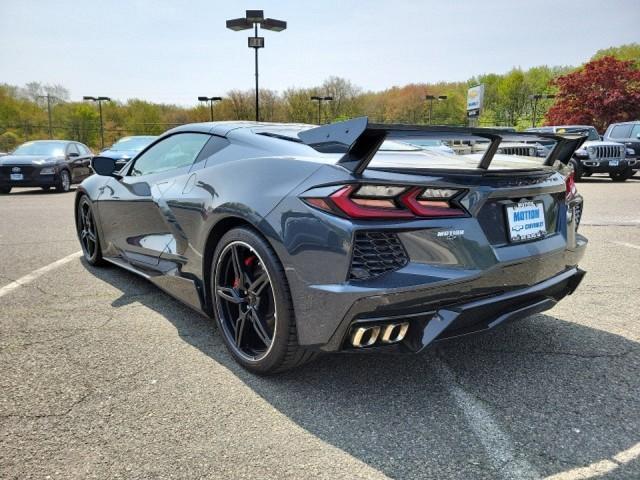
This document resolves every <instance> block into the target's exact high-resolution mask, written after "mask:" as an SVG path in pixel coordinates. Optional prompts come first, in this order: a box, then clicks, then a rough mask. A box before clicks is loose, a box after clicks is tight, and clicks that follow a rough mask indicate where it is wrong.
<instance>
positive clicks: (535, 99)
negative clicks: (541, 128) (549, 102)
mask: <svg viewBox="0 0 640 480" xmlns="http://www.w3.org/2000/svg"><path fill="white" fill-rule="evenodd" d="M544 98H549V99H551V98H556V96H555V95H547V94H543V93H536V94H535V95H529V100H531V101H532V102H533V115H532V116H531V126H532V127H533V128H535V127H536V120H537V118H536V116H537V114H538V102H539V101H540V100H542V99H544Z"/></svg>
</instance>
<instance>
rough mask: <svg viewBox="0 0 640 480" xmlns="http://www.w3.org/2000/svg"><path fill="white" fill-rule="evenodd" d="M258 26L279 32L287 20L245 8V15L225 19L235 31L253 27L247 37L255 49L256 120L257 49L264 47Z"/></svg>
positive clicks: (258, 111)
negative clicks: (251, 35)
mask: <svg viewBox="0 0 640 480" xmlns="http://www.w3.org/2000/svg"><path fill="white" fill-rule="evenodd" d="M258 26H260V28H262V29H264V30H271V31H272V32H281V31H282V30H284V29H286V28H287V22H285V21H283V20H276V19H275V18H264V12H263V11H262V10H247V13H246V16H245V17H242V18H234V19H231V20H227V28H228V29H230V30H233V31H235V32H239V31H240V30H249V29H251V28H253V29H254V35H253V37H249V48H253V49H254V50H255V72H256V122H259V121H260V103H259V100H258V49H259V48H264V37H259V36H258Z"/></svg>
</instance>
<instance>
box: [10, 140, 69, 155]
mask: <svg viewBox="0 0 640 480" xmlns="http://www.w3.org/2000/svg"><path fill="white" fill-rule="evenodd" d="M65 146H66V144H65V143H64V142H27V143H23V144H22V145H20V146H19V147H18V148H16V149H15V151H14V152H13V154H14V155H47V156H49V157H61V156H64V149H65Z"/></svg>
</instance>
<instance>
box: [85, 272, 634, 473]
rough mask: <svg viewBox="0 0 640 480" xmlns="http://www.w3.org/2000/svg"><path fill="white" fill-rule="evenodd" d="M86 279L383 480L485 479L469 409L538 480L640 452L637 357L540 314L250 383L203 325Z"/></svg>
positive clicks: (477, 428) (135, 292) (118, 277)
mask: <svg viewBox="0 0 640 480" xmlns="http://www.w3.org/2000/svg"><path fill="white" fill-rule="evenodd" d="M85 267H86V268H87V269H88V270H89V271H90V272H91V273H92V274H93V275H95V276H96V277H98V278H99V279H101V280H103V281H105V282H107V283H109V284H110V285H112V286H114V287H116V288H117V289H119V290H120V291H122V296H121V297H119V298H118V299H116V300H115V301H114V302H113V303H112V306H113V307H114V308H119V307H121V306H124V305H128V304H130V303H133V302H140V303H142V304H143V305H145V306H146V307H148V308H151V309H153V310H154V311H156V312H158V313H159V314H161V315H162V316H164V318H166V320H167V321H168V322H171V323H172V324H173V326H174V327H175V328H176V330H177V332H178V334H179V335H180V337H181V338H182V339H183V340H184V341H185V342H187V343H188V344H190V345H192V346H194V347H196V348H198V349H199V350H200V351H201V352H203V353H204V354H205V355H207V356H209V357H210V358H211V359H212V361H215V362H218V363H220V364H223V365H224V366H225V367H226V368H227V369H228V370H229V371H230V372H232V373H233V374H234V375H235V376H236V377H237V378H239V379H240V380H242V381H243V382H244V384H246V385H247V386H248V387H249V388H251V389H252V390H253V391H254V392H256V393H257V394H258V395H259V396H260V397H261V398H263V399H264V400H265V401H266V402H268V403H269V404H270V405H272V406H273V407H274V408H275V409H277V410H278V411H279V412H281V413H282V414H284V415H285V416H286V417H287V418H288V419H290V420H291V421H293V422H295V423H296V424H297V425H299V426H300V427H302V428H303V429H304V430H306V431H307V432H309V433H310V434H312V435H314V436H315V437H316V438H318V439H320V440H321V441H323V442H326V443H327V444H330V445H333V446H335V447H337V448H339V449H341V450H342V451H344V452H346V453H348V454H349V455H351V456H353V457H355V458H356V459H358V460H360V461H362V462H364V463H365V464H367V465H369V466H370V467H372V468H374V469H376V470H378V471H380V472H382V473H384V474H386V475H388V476H389V477H392V478H425V477H429V478H447V477H449V476H452V477H455V478H478V477H486V478H493V477H494V476H495V475H496V474H497V472H496V470H495V465H493V466H492V465H491V464H490V462H488V460H487V458H488V455H487V452H486V450H485V449H487V448H488V449H491V448H493V446H495V445H498V446H499V445H500V442H501V439H499V438H489V437H491V436H492V435H495V432H493V431H492V429H491V428H489V429H486V428H485V427H486V426H482V425H474V422H482V417H483V415H484V414H482V413H481V414H478V413H477V411H476V410H477V409H478V408H480V409H481V410H482V411H486V412H488V413H489V415H490V417H491V418H493V419H495V422H497V423H498V424H499V425H500V428H501V429H502V430H504V431H507V432H508V436H509V438H510V442H512V443H509V448H513V449H514V452H515V454H514V455H515V456H516V457H517V458H521V457H522V456H524V457H526V459H527V460H528V461H529V462H530V463H532V464H533V466H534V467H535V468H536V469H537V470H538V472H539V473H541V474H544V475H549V474H554V473H558V472H562V471H566V470H571V469H574V468H580V467H584V466H587V465H590V464H595V463H597V462H609V463H608V464H607V465H609V466H611V465H613V467H611V468H610V470H611V471H610V475H611V478H627V477H628V478H637V477H635V475H637V474H638V468H639V467H638V464H637V462H633V461H631V462H629V463H625V462H622V461H620V462H618V461H615V460H612V459H613V458H614V457H615V456H616V455H618V454H619V453H620V452H621V451H625V450H628V449H630V448H632V447H634V446H635V448H638V445H637V444H638V442H640V419H639V415H638V412H639V409H638V408H639V407H638V393H639V392H638V381H637V379H638V375H637V368H638V366H639V358H640V355H639V353H640V349H639V346H638V344H637V343H635V342H633V341H630V340H627V339H625V338H624V337H621V336H618V335H614V334H611V333H607V332H604V331H601V330H595V329H591V328H588V327H585V326H582V325H579V324H576V323H572V322H568V321H563V320H562V319H561V318H557V317H554V316H552V315H537V316H535V317H532V318H530V319H527V320H523V321H520V322H517V323H514V324H511V325H506V326H504V327H502V328H500V329H497V330H495V331H494V332H491V333H488V334H485V335H481V336H475V337H469V338H464V339H460V340H457V341H451V342H448V343H442V344H440V345H439V346H438V347H436V348H432V349H430V350H429V351H427V352H425V353H423V354H420V355H415V356H391V355H384V356H382V355H376V356H373V355H345V354H342V355H325V356H322V357H320V358H319V359H317V360H316V361H315V362H313V363H311V364H309V365H307V366H305V367H302V368H300V369H298V370H294V371H291V372H287V373H284V374H281V375H277V376H272V377H258V376H255V375H252V374H250V373H248V372H246V371H245V370H243V369H242V368H240V367H239V366H238V365H237V364H236V363H235V362H234V361H233V359H232V358H231V356H230V355H229V354H228V353H227V351H226V349H225V347H224V345H223V343H222V340H221V339H220V337H219V335H218V332H217V331H216V330H215V327H214V322H213V321H212V320H210V319H207V318H205V317H203V316H201V315H198V314H197V313H194V312H192V311H191V310H189V309H188V308H186V307H183V306H181V305H180V304H179V303H178V302H177V301H175V300H173V299H171V298H169V297H168V296H167V295H165V294H164V293H162V292H161V291H160V290H157V289H156V288H155V287H154V286H152V285H151V284H149V283H148V282H146V281H144V280H142V279H138V277H136V276H135V275H133V274H130V273H128V272H126V271H123V270H120V269H117V268H115V267H113V268H104V269H96V268H91V267H88V266H87V265H86V264H85ZM443 372H445V373H444V374H443ZM456 390H457V391H458V392H460V391H461V390H462V391H463V392H465V393H464V395H467V396H468V398H469V399H471V400H463V401H462V404H461V402H460V398H459V397H460V395H459V394H456ZM466 401H470V402H471V403H472V405H470V406H469V405H468V406H466V407H465V405H464V403H465V402H466ZM468 409H471V415H470V414H469V411H467V410H468ZM474 412H475V413H474ZM240 428H242V426H240ZM483 428H484V430H483ZM483 432H484V433H483ZM483 435H484V436H487V438H480V437H482V436H483ZM502 440H503V439H502ZM483 445H484V447H483ZM498 458H499V456H498ZM611 462H614V463H613V464H611ZM580 478H583V477H580ZM584 478H586V477H584ZM589 478H591V477H589ZM598 478H603V477H598Z"/></svg>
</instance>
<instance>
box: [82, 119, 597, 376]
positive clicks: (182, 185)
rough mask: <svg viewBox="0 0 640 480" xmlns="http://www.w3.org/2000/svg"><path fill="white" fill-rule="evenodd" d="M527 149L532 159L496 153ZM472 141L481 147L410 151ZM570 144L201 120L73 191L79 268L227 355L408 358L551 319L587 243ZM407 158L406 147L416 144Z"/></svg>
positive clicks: (485, 134)
mask: <svg viewBox="0 0 640 480" xmlns="http://www.w3.org/2000/svg"><path fill="white" fill-rule="evenodd" d="M537 139H538V140H543V141H544V142H545V144H548V143H549V142H551V143H553V144H554V145H555V146H554V147H553V148H551V149H550V151H549V154H548V156H547V158H546V159H542V158H540V159H536V158H532V157H518V156H517V155H501V154H497V153H496V152H497V151H498V148H499V145H500V143H501V142H502V141H505V142H507V141H508V142H534V141H536V140H537ZM430 140H438V141H441V142H443V143H444V144H453V142H457V141H464V142H474V141H478V142H479V143H482V142H483V144H484V145H485V147H484V148H485V150H484V151H483V152H476V153H469V154H461V153H455V152H454V151H451V152H449V151H446V150H444V151H439V150H434V149H425V148H421V147H420V146H419V145H420V144H421V142H422V143H423V142H424V141H430ZM582 142H584V137H583V136H579V135H573V136H571V135H567V136H557V135H554V134H539V133H537V134H533V133H529V134H523V133H516V132H505V131H500V130H488V129H473V128H471V129H470V128H455V127H436V126H430V127H425V126H417V125H375V124H370V123H369V122H368V120H367V119H366V118H357V119H353V120H349V121H346V122H341V123H335V124H331V125H326V126H321V127H316V126H311V125H293V124H267V123H253V122H219V123H202V124H192V125H184V126H181V127H178V128H175V129H173V130H170V131H168V132H167V133H165V134H164V135H162V136H161V137H159V138H158V139H157V140H156V141H154V142H153V143H152V144H151V145H150V146H148V147H147V148H146V149H144V150H143V151H142V152H140V153H139V154H138V155H137V156H136V157H135V158H134V159H133V160H132V161H131V162H129V164H128V165H127V166H126V167H125V169H124V170H122V171H119V170H115V160H113V159H111V158H105V157H96V158H94V160H93V168H94V170H95V171H96V173H97V174H98V175H94V176H92V177H90V178H88V179H87V180H85V181H84V182H83V183H82V184H81V185H80V187H79V188H78V192H77V199H76V224H77V230H78V236H79V239H80V243H81V245H82V249H83V251H84V256H85V259H86V260H87V262H88V263H90V264H91V265H99V264H103V263H104V262H105V261H107V262H110V263H112V264H115V265H118V266H121V267H123V268H125V269H127V270H130V271H132V272H135V273H137V274H139V275H142V276H143V277H145V278H147V279H149V280H150V281H151V282H153V283H154V284H155V285H157V286H158V287H160V288H161V289H163V290H165V291H166V292H168V293H169V294H171V295H172V296H174V297H176V298H177V299H179V300H181V301H182V302H184V303H185V304H187V305H188V306H190V307H192V308H194V309H195V310H197V311H199V312H203V313H205V314H208V315H211V316H213V317H215V319H216V321H217V324H218V326H219V330H220V333H221V335H222V338H223V339H224V342H225V343H226V345H227V346H228V348H229V350H230V351H231V353H232V354H233V356H234V357H235V359H236V360H237V361H238V362H239V363H240V364H241V365H242V366H244V367H245V368H247V369H249V370H251V371H253V372H256V373H263V374H264V373H272V372H278V371H283V370H286V369H289V368H292V367H295V366H298V365H301V364H302V363H304V362H306V361H308V360H310V359H311V358H313V357H314V356H315V355H316V354H317V353H318V352H322V351H324V352H336V351H345V352H374V351H378V352H418V351H420V350H422V349H424V348H425V347H427V346H428V345H430V344H432V343H433V342H435V341H437V340H442V339H449V338H453V337H458V336H461V335H466V334H469V333H472V332H481V331H484V330H487V329H490V328H493V327H495V326H497V325H499V324H502V323H504V322H506V321H509V320H513V319H517V318H522V317H526V316H529V315H531V314H534V313H537V312H541V311H543V310H547V309H549V308H551V307H552V306H553V305H554V304H555V303H556V302H558V301H559V300H560V299H562V298H563V297H564V296H565V295H568V294H570V293H572V292H573V291H574V290H575V289H576V287H577V286H578V284H579V283H580V281H581V280H582V277H583V275H584V272H583V271H582V270H580V269H579V268H578V266H577V265H578V262H579V261H580V259H581V257H582V255H583V253H584V250H585V247H586V244H587V240H586V239H585V238H584V237H583V236H582V235H580V234H579V233H578V232H577V230H578V224H579V221H580V213H581V211H582V198H581V197H580V195H579V194H578V193H577V192H576V189H575V185H574V183H573V180H572V174H571V170H570V168H567V166H566V165H567V162H568V161H569V160H570V159H571V156H572V154H573V152H574V151H575V150H576V149H577V148H578V147H579V146H580V145H581V144H582ZM417 145H418V146H417Z"/></svg>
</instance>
